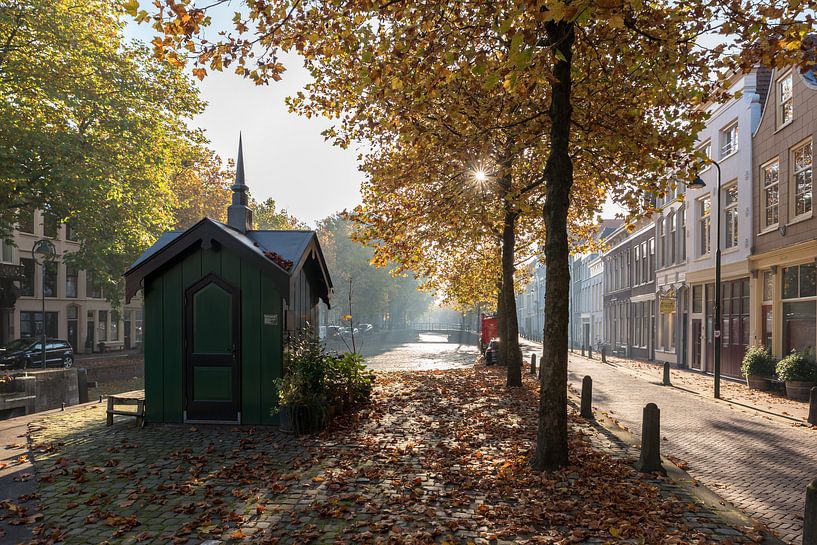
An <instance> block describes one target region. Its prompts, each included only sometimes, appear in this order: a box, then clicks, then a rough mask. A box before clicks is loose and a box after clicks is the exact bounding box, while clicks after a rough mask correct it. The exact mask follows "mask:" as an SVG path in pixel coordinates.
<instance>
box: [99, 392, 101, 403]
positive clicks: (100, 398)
mask: <svg viewBox="0 0 817 545" xmlns="http://www.w3.org/2000/svg"><path fill="white" fill-rule="evenodd" d="M99 402H100V403H102V394H99Z"/></svg>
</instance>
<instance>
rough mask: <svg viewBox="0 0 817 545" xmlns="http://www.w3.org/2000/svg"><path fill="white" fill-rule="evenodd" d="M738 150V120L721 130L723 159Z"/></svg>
mask: <svg viewBox="0 0 817 545" xmlns="http://www.w3.org/2000/svg"><path fill="white" fill-rule="evenodd" d="M736 151H738V122H737V121H735V122H734V123H732V124H731V125H727V126H726V127H725V128H724V129H722V130H721V159H723V158H724V157H726V156H727V155H732V154H733V153H735V152H736Z"/></svg>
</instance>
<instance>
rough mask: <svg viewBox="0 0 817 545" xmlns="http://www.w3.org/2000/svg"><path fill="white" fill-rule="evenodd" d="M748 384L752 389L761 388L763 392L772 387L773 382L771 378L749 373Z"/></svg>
mask: <svg viewBox="0 0 817 545" xmlns="http://www.w3.org/2000/svg"><path fill="white" fill-rule="evenodd" d="M746 384H747V385H748V386H749V389H750V390H760V391H761V392H767V391H769V390H770V389H771V387H772V382H771V381H770V380H769V379H767V378H766V377H761V376H758V375H749V376H748V377H746Z"/></svg>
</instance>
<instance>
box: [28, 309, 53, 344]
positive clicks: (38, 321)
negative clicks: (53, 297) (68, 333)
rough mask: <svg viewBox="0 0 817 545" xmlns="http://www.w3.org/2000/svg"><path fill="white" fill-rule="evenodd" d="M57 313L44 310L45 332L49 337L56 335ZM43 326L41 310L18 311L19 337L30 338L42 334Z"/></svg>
mask: <svg viewBox="0 0 817 545" xmlns="http://www.w3.org/2000/svg"><path fill="white" fill-rule="evenodd" d="M58 317H59V313H57V312H46V313H45V334H46V335H47V336H49V337H56V336H57V327H58V324H59V320H58ZM42 327H43V313H42V312H29V311H21V312H20V337H21V338H23V339H25V338H32V337H37V336H39V335H42V333H43V331H42Z"/></svg>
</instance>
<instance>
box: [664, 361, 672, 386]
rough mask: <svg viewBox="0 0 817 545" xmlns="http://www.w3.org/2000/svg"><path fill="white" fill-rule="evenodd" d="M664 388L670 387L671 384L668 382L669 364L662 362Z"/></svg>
mask: <svg viewBox="0 0 817 545" xmlns="http://www.w3.org/2000/svg"><path fill="white" fill-rule="evenodd" d="M662 383H663V384H664V386H672V383H671V382H670V381H669V362H668V361H665V362H664V380H663V381H662Z"/></svg>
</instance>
